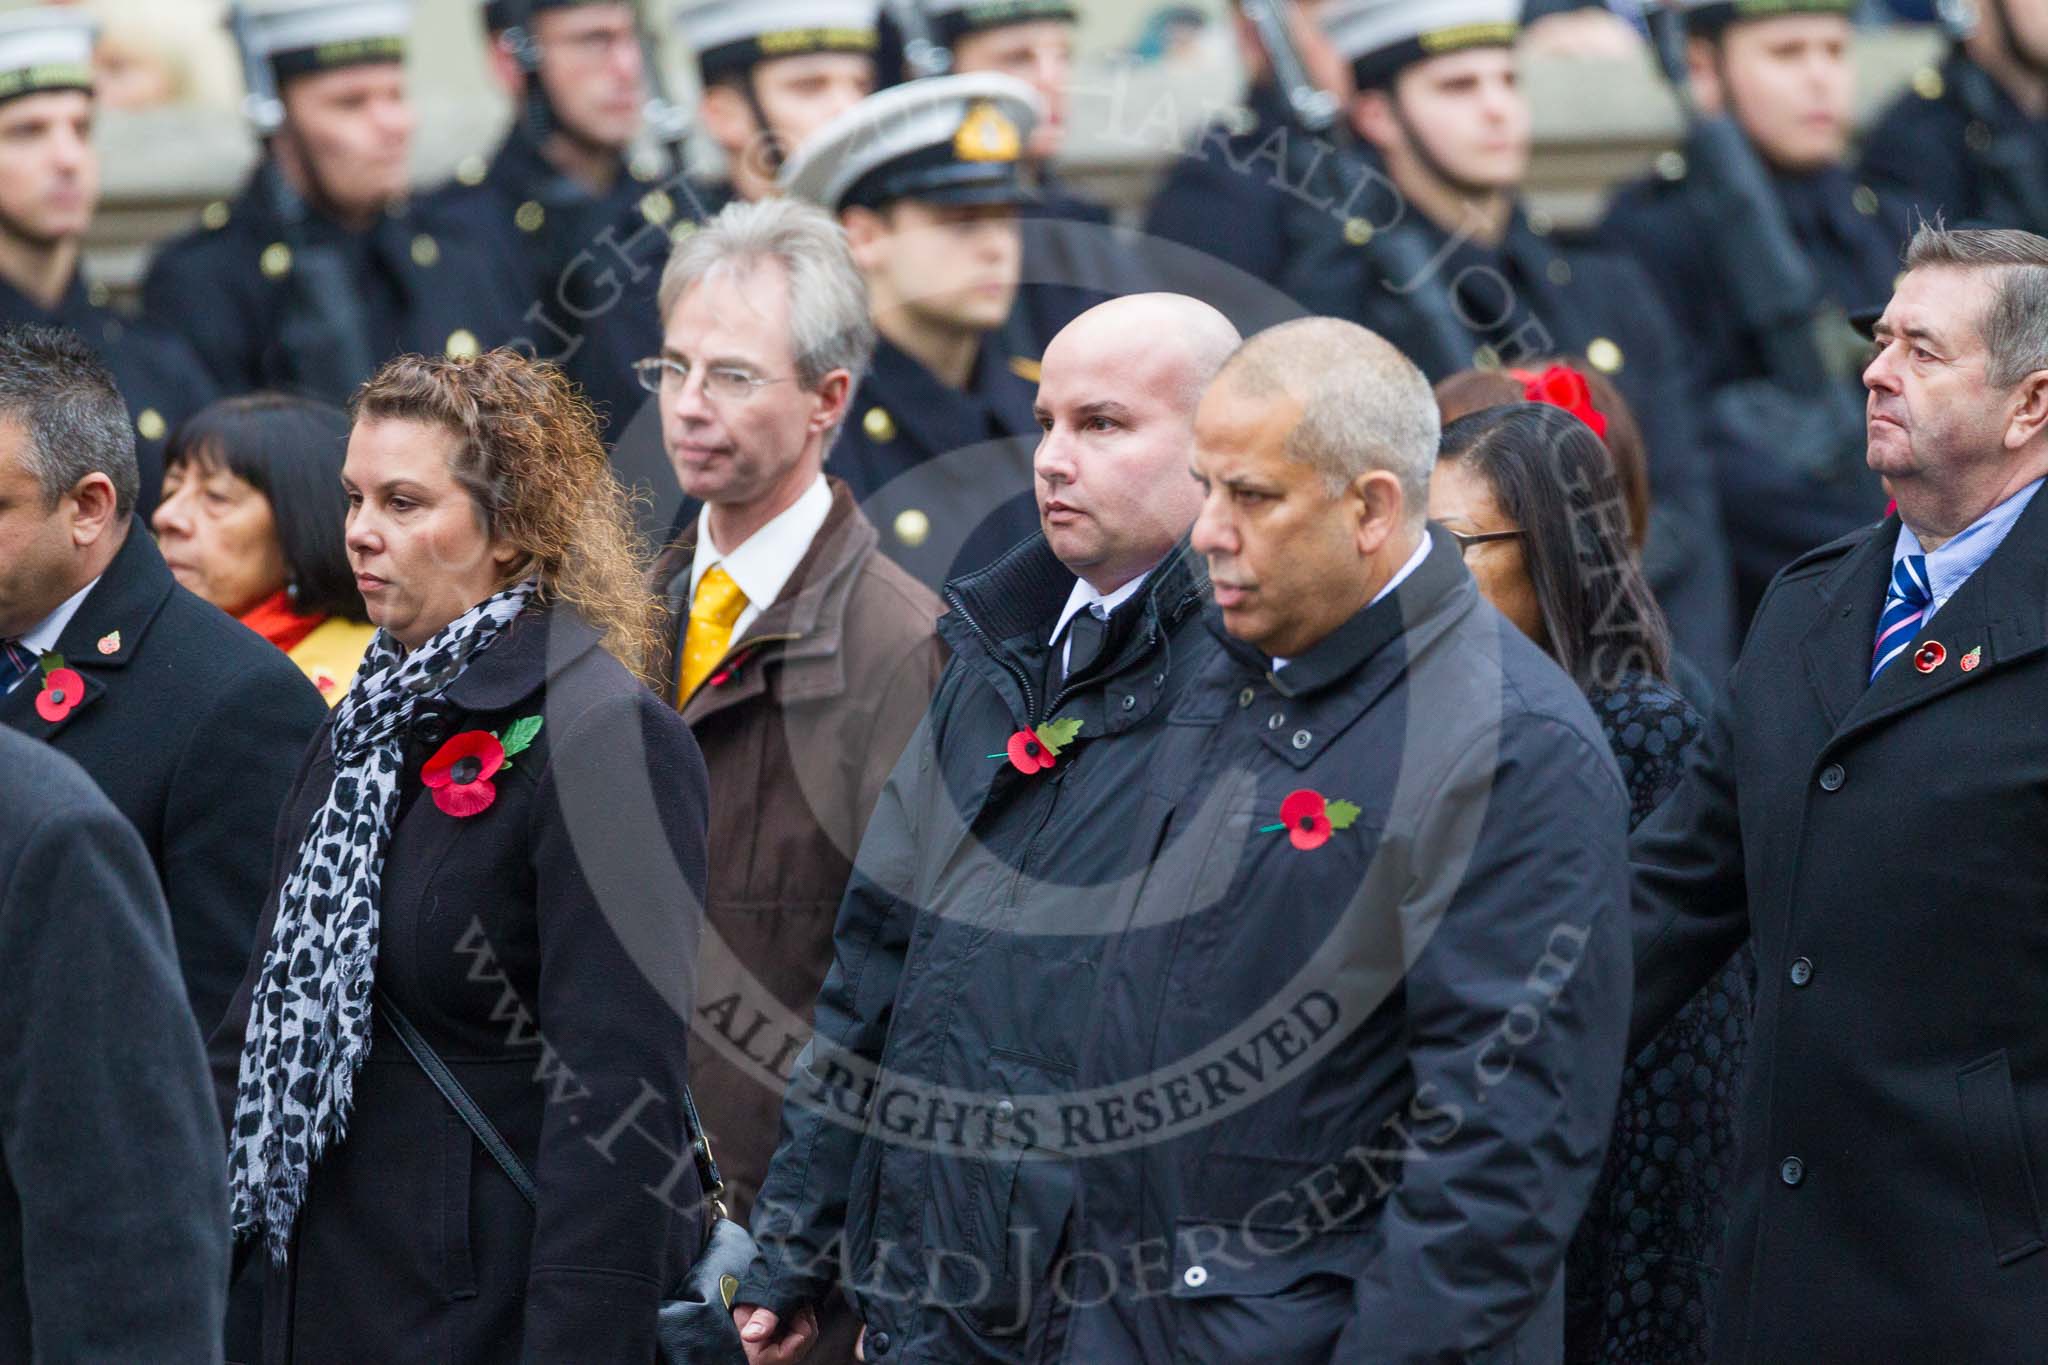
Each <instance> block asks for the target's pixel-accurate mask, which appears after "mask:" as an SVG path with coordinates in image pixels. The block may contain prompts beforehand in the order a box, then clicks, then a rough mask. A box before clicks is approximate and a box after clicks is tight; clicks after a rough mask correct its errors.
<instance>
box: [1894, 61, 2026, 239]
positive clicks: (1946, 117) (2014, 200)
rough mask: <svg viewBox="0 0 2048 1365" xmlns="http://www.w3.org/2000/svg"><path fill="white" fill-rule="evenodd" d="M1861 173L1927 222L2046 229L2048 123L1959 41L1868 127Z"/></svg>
mask: <svg viewBox="0 0 2048 1365" xmlns="http://www.w3.org/2000/svg"><path fill="white" fill-rule="evenodd" d="M1972 86H1975V89H1974V90H1973V89H1972V88H1971V87H1972ZM2008 158H2010V160H2009V159H2008ZM1863 174H1864V175H1865V176H1867V177H1868V178H1869V180H1870V182H1871V184H1872V185H1873V186H1876V187H1877V188H1879V189H1881V190H1884V191H1887V192H1889V193H1891V194H1893V195H1896V196H1897V197H1899V198H1900V199H1902V200H1904V201H1906V202H1907V203H1909V204H1910V205H1911V206H1912V208H1913V211H1914V213H1915V214H1916V215H1918V216H1919V217H1922V218H1925V219H1926V220H1927V221H1928V222H1930V223H1931V222H1933V221H1934V220H1935V219H1936V218H1937V217H1939V218H1940V219H1942V220H1943V221H1945V222H1946V223H1947V224H1948V225H1949V226H1950V227H2002V228H2024V229H2026V230H2027V231H2028V232H2048V119H2039V118H2034V117H2032V116H2031V115H2029V114H2028V113H2027V112H2026V111H2025V110H2023V109H2021V108H2020V107H2019V105H2018V104H2017V103H2015V102H2014V100H2013V98H2012V96H2011V95H2008V94H2007V93H2006V92H2005V90H2004V88H2003V87H2002V86H2000V85H1999V84H1998V83H1997V82H1996V81H1994V80H1992V79H1991V77H1990V75H1989V74H1988V73H1987V72H1985V71H1984V70H1983V69H1982V68H1980V67H1979V66H1977V64H1976V63H1975V62H1972V61H1971V60H1970V58H1969V55H1968V54H1967V53H1965V52H1964V51H1963V50H1962V49H1961V48H1960V47H1957V48H1956V49H1955V50H1954V51H1952V52H1951V53H1950V54H1949V56H1948V60H1947V61H1945V62H1943V63H1942V64H1941V65H1940V67H1938V68H1933V67H1930V68H1928V69H1926V70H1923V71H1921V72H1920V73H1918V74H1917V75H1915V76H1914V78H1913V88H1912V89H1911V90H1908V91H1906V92H1905V93H1903V94H1901V95H1900V96H1899V98H1898V100H1897V102H1895V103H1894V104H1893V105H1892V107H1891V108H1890V109H1889V110H1887V111H1886V112H1885V114H1884V116H1883V117H1882V118H1881V119H1879V121H1878V123H1877V126H1876V127H1874V128H1872V129H1871V130H1870V132H1869V134H1868V135H1867V136H1866V137H1865V138H1864V140H1863Z"/></svg>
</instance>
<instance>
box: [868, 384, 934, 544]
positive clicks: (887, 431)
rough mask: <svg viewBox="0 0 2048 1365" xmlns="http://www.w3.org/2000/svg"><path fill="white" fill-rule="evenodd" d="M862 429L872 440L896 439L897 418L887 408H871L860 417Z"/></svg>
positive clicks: (898, 521)
mask: <svg viewBox="0 0 2048 1365" xmlns="http://www.w3.org/2000/svg"><path fill="white" fill-rule="evenodd" d="M860 429H861V430H862V431H865V432H866V433H867V434H868V439H869V440H870V441H893V440H895V439H896V419H895V418H894V417H891V416H890V415H889V412H888V409H886V408H869V409H868V415H867V416H865V417H863V418H861V419H860ZM920 515H922V514H920ZM897 524H898V525H899V526H900V525H901V524H902V518H901V517H899V518H897Z"/></svg>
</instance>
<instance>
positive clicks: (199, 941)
mask: <svg viewBox="0 0 2048 1365" xmlns="http://www.w3.org/2000/svg"><path fill="white" fill-rule="evenodd" d="M53 652H54V653H57V654H60V655H62V656H63V657H64V663H65V666H66V667H68V668H71V669H74V670H76V672H77V673H78V675H79V677H80V678H82V679H84V681H85V695H84V696H83V697H82V698H81V699H80V700H79V702H78V705H77V706H76V707H75V708H73V709H72V710H71V711H69V712H68V713H66V714H65V715H64V716H63V717H62V718H61V719H59V720H57V721H54V722H53V721H48V720H44V719H43V718H42V716H41V715H40V714H39V713H38V712H37V710H36V694H37V692H38V690H39V689H40V686H41V679H40V678H39V677H35V676H31V677H29V678H26V679H24V680H23V681H22V683H21V685H20V686H18V687H16V688H15V689H14V690H13V691H12V692H9V693H7V694H5V695H4V696H0V725H7V726H11V727H13V728H14V729H16V730H19V731H21V732H22V733H23V734H25V735H28V736H29V737H30V738H32V739H40V740H45V741H47V742H48V743H49V744H50V746H51V747H52V748H54V749H56V750H57V751H58V752H60V753H62V754H64V755H66V756H67V757H69V758H71V759H73V760H74V761H75V762H77V764H78V765H79V766H80V767H82V768H84V769H85V770H86V771H87V772H88V773H90V774H92V777H93V780H94V781H95V782H98V783H99V784H100V789H101V790H102V791H104V792H105V793H106V794H107V797H108V799H110V800H111V801H112V802H113V803H114V806H115V808H116V809H118V810H119V811H120V812H121V814H123V815H125V816H126V817H128V822H129V823H130V824H132V825H134V826H135V829H136V832H137V833H139V834H140V835H141V836H142V844H143V847H144V848H146V849H148V850H149V858H150V861H151V862H152V863H153V864H155V866H156V871H157V876H158V878H159V879H160V880H161V881H162V882H163V888H164V899H165V900H166V901H167V902H168V903H169V904H170V908H171V933H172V936H173V937H174V939H175V940H176V942H177V948H178V966H179V969H180V970H181V971H183V973H184V976H185V992H186V994H187V995H188V996H190V997H191V1001H192V1013H193V1016H194V1017H195V1018H196V1019H197V1020H198V1022H199V1030H200V1032H201V1033H205V1032H207V1031H208V1030H210V1029H211V1028H212V1027H213V1026H214V1024H215V1023H217V1022H218V1021H219V1019H220V1017H221V1012H222V1011H223V1010H225V1009H226V1008H227V1004H228V997H229V996H231V995H232V994H233V993H234V989H235V983H236V982H237V981H239V980H241V977H242V971H243V968H245V967H246V966H247V965H248V962H249V950H250V947H251V944H252V943H253V941H254V940H253V935H254V934H255V932H256V921H257V919H258V918H259V917H260V916H261V915H262V914H263V901H264V894H265V890H266V888H267V887H268V886H269V881H270V831H271V828H272V826H273V825H274V824H275V823H276V821H277V811H278V807H279V806H280V805H282V804H283V802H284V797H285V793H286V792H288V791H289V790H291V783H292V772H293V770H294V769H295V768H296V767H297V765H298V761H299V755H300V754H302V753H303V752H305V748H306V741H307V740H309V739H310V738H312V735H313V732H314V731H315V730H316V729H318V728H319V726H320V722H321V720H322V718H323V717H324V716H325V715H326V713H327V706H326V703H325V702H323V701H321V699H320V694H319V693H318V692H317V691H315V690H314V688H313V684H312V683H310V682H308V681H306V675H305V674H303V673H301V672H300V671H299V669H298V666H297V665H296V664H294V663H293V662H292V661H291V660H290V659H289V658H287V657H285V655H284V653H283V652H282V651H281V650H278V649H276V648H275V647H273V646H272V645H271V644H270V642H269V641H267V640H265V639H264V638H263V637H262V636H260V635H258V634H257V633H256V632H255V631H253V630H250V629H249V628H248V627H247V626H245V625H242V624H241V623H240V622H238V621H236V620H235V619H234V618H233V617H231V616H229V615H227V614H226V613H224V612H222V611H220V610H219V609H218V608H216V607H214V606H212V605H211V604H209V603H206V602H203V601H201V600H200V599H199V598H197V597H195V596H193V595H192V594H191V593H189V592H187V591H186V590H185V589H183V588H181V587H179V586H178V584H177V581H176V580H175V579H173V578H172V577H171V571H170V570H169V569H168V568H166V567H165V566H164V560H163V556H162V555H161V554H159V553H158V552H157V548H156V542H155V541H153V540H151V539H150V537H149V532H148V531H147V530H146V529H145V528H144V527H143V525H142V523H141V522H140V521H139V520H138V521H134V522H131V523H130V524H129V527H128V539H127V540H126V541H125V542H124V543H123V544H122V546H121V549H120V550H119V551H118V552H117V553H116V554H115V556H114V561H113V563H112V564H110V565H108V566H107V571H106V572H105V573H104V574H102V575H101V576H100V581H99V583H98V584H97V585H96V586H95V587H94V588H93V590H92V591H91V592H89V593H87V594H86V597H85V600H84V601H83V602H81V603H80V604H79V607H78V612H77V614H76V615H74V616H73V617H72V618H71V623H70V624H69V625H68V626H66V627H65V628H64V633H63V635H62V636H61V637H60V638H59V639H58V641H57V648H56V649H55V650H54V651H53Z"/></svg>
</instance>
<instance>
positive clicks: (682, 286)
mask: <svg viewBox="0 0 2048 1365" xmlns="http://www.w3.org/2000/svg"><path fill="white" fill-rule="evenodd" d="M760 261H778V262H780V263H781V265H782V269H783V273H784V274H785V275H786V276H787V277H788V279H789V332H790V337H789V341H790V350H791V351H792V352H793V353H794V354H795V356H796V378H797V382H798V383H799V384H801V385H803V386H804V387H805V388H807V389H815V388H816V387H818V385H820V384H822V383H823V382H824V381H825V376H826V375H828V374H831V373H832V372H833V371H834V370H846V371H848V372H849V373H851V374H852V375H853V382H854V383H855V384H856V385H858V384H859V383H860V381H861V378H862V376H864V375H865V374H866V373H867V369H868V366H869V364H870V363H871V362H872V361H873V360H874V355H875V324H874V321H873V319H872V318H871V317H870V316H869V313H868V286H867V281H866V280H865V279H864V278H862V276H861V273H860V270H859V268H858V267H856V266H855V265H854V263H853V251H852V249H851V248H850V247H848V246H847V243H846V233H845V231H844V229H842V228H841V227H840V226H839V224H838V223H837V222H835V221H834V220H833V219H832V217H831V215H830V214H828V213H826V212H825V211H824V210H823V209H821V208H817V207H815V206H814V205H810V204H804V203H800V202H798V201H796V200H793V199H765V200H762V201H761V202H760V203H757V204H745V203H735V204H728V205H727V206H726V207H725V208H724V209H723V210H721V211H720V212H719V213H718V215H717V216H716V217H714V218H712V219H711V221H709V222H707V223H706V224H704V226H702V227H701V228H699V229H697V231H695V232H693V233H691V234H690V235H689V236H688V237H686V238H684V239H683V240H682V241H681V242H680V243H678V244H677V246H676V249H675V251H674V252H673V253H672V254H671V255H670V256H669V259H668V267H667V269H665V270H663V271H662V275H661V295H660V302H661V316H662V317H663V318H664V319H666V318H667V317H668V315H669V313H670V312H671V311H673V310H674V308H675V305H676V301H677V300H678V299H680V298H682V296H683V295H684V294H686V293H688V292H689V291H690V290H691V289H692V288H694V287H696V286H697V285H698V284H700V283H702V282H703V281H704V280H705V279H707V278H709V277H710V276H711V275H713V274H715V273H718V272H720V271H725V270H744V269H746V268H748V267H750V266H752V265H754V264H755V263H757V262H760Z"/></svg>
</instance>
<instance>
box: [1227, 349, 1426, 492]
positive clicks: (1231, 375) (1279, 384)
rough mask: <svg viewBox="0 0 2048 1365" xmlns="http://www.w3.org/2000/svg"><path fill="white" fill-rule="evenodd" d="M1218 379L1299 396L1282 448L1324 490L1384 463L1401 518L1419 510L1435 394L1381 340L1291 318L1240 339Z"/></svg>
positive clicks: (1335, 488)
mask: <svg viewBox="0 0 2048 1365" xmlns="http://www.w3.org/2000/svg"><path fill="white" fill-rule="evenodd" d="M1218 380H1219V382H1222V381H1223V380H1228V381H1230V382H1232V383H1234V384H1237V385H1239V386H1240V387H1241V388H1242V389H1243V390H1244V391H1245V392H1247V393H1251V394H1254V395H1265V394H1282V393H1284V394H1286V395H1287V396H1289V397H1291V398H1293V399H1294V400H1295V401H1297V402H1299V403H1300V404H1301V405H1302V413H1301V420H1300V421H1299V422H1297V423H1296V424H1295V427H1294V430H1293V431H1292V432H1291V433H1289V435H1288V437H1287V444H1286V447H1285V450H1286V454H1287V456H1288V458H1289V459H1294V460H1300V461H1301V462H1302V463H1304V464H1308V465H1312V466H1314V467H1315V469H1316V470H1317V471H1318V472H1320V473H1321V474H1322V476H1323V479H1324V481H1325V482H1326V483H1327V484H1328V485H1329V488H1330V491H1331V493H1332V494H1335V493H1338V492H1341V491H1342V490H1343V489H1345V488H1346V487H1348V486H1349V485H1350V484H1351V483H1352V482H1354V481H1355V480H1356V479H1357V478H1358V477H1359V476H1360V475H1362V474H1368V473H1371V472H1373V471H1374V470H1381V469H1384V470H1386V471H1387V472H1388V473H1390V474H1392V475H1394V477H1395V478H1397V479H1399V480H1400V481H1401V493H1402V496H1403V497H1404V499H1405V500H1406V501H1407V504H1408V514H1409V517H1410V519H1411V520H1412V521H1414V522H1417V523H1420V522H1421V521H1422V520H1423V519H1424V517H1425V516H1426V515H1427V512H1428V508H1429V475H1430V471H1431V470H1432V469H1434V468H1435V467H1436V452H1437V441H1438V438H1439V437H1440V436H1441V435H1442V422H1441V420H1440V419H1439V417H1438V415H1437V406H1436V395H1435V394H1434V393H1432V392H1431V391H1430V387H1429V381H1428V380H1427V379H1425V378H1424V377H1423V375H1422V371H1421V370H1418V369H1416V368H1415V365H1414V362H1412V361H1410V360H1409V359H1408V357H1407V356H1405V355H1402V354H1401V352H1400V351H1399V350H1397V349H1395V347H1394V346H1393V344H1392V343H1391V342H1389V341H1387V340H1386V339H1385V338H1383V337H1381V336H1378V335H1377V334H1375V333H1373V332H1369V331H1367V330H1366V329H1365V328H1363V327H1360V326H1359V325H1357V324H1356V323H1352V322H1345V321H1342V320H1341V319H1338V318H1299V319H1296V320H1295V321H1293V322H1284V323H1281V324H1280V325H1279V326H1277V327H1271V328H1268V329H1267V330H1265V331H1263V332H1260V333H1259V334H1258V335H1256V336H1254V337H1253V338H1252V339H1251V340H1249V341H1247V342H1246V343H1245V344H1244V345H1243V346H1241V347H1239V348H1238V351H1237V354H1236V355H1234V356H1232V357H1231V358H1230V361H1229V363H1228V364H1226V365H1225V366H1224V367H1223V373H1222V374H1221V375H1220V376H1218Z"/></svg>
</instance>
